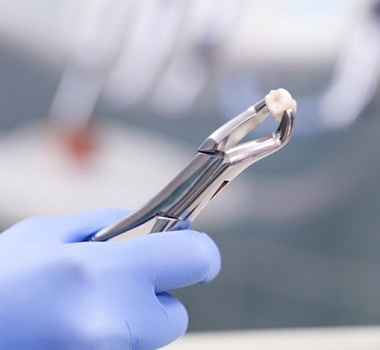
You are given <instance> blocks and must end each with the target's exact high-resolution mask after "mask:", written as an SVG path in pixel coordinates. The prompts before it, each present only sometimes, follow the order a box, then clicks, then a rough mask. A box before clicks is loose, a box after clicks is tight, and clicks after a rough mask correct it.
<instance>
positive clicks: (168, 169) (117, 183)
mask: <svg viewBox="0 0 380 350" xmlns="http://www.w3.org/2000/svg"><path fill="white" fill-rule="evenodd" d="M97 136H98V137H99V145H98V149H97V150H96V152H94V154H93V155H92V157H91V155H90V156H89V159H88V160H85V161H83V160H80V161H79V162H77V161H76V160H75V159H71V158H70V155H69V154H67V153H66V152H65V150H64V149H63V147H61V146H62V144H60V143H59V142H57V141H56V140H54V139H52V138H53V137H54V134H51V133H48V132H47V129H46V128H45V127H44V126H43V125H41V124H37V125H35V126H34V127H29V128H23V129H21V130H16V131H15V132H13V133H11V134H6V135H3V136H2V137H1V138H0V164H1V172H0V193H1V198H2V200H1V201H0V213H1V215H2V218H3V220H6V221H7V223H8V224H11V223H13V222H15V221H17V220H20V219H23V218H25V217H29V216H38V215H57V214H65V213H73V212H80V211H88V210H94V209H98V208H104V207H126V208H131V209H138V207H140V206H141V205H142V204H144V203H145V202H146V201H147V200H149V199H150V197H151V196H153V195H155V194H156V193H157V192H158V191H159V190H161V189H162V188H163V187H164V186H165V185H166V184H167V183H168V182H169V181H170V180H171V179H172V178H173V177H174V176H175V175H176V174H177V173H178V172H179V171H180V170H182V168H183V167H184V166H185V165H186V164H187V163H188V162H189V161H190V160H191V158H192V157H193V155H194V154H195V151H196V147H194V150H193V151H192V150H188V149H185V148H184V147H183V146H181V145H180V144H178V143H173V141H172V140H169V139H167V138H165V137H160V136H158V135H155V134H153V133H149V132H147V131H141V130H139V129H134V128H127V127H118V126H117V125H110V124H102V125H101V128H99V132H98V135H97ZM244 186H246V184H244V181H243V180H242V179H241V181H240V184H239V185H238V186H233V187H232V188H229V189H227V190H226V191H228V196H229V197H228V198H229V200H230V201H232V202H234V205H233V208H231V205H229V204H228V203H225V202H224V201H223V200H219V198H216V199H214V200H213V202H212V203H211V205H210V206H209V208H207V215H205V218H206V219H207V216H211V217H214V216H216V215H217V216H218V224H221V225H222V224H223V222H226V221H227V220H228V221H230V220H231V219H233V218H234V219H238V217H239V213H241V212H242V210H241V209H242V206H246V205H248V203H246V202H245V201H243V200H241V198H242V197H243V195H242V194H243V193H244V188H245V187H244ZM226 191H225V192H226ZM221 196H222V194H221V195H220V196H218V197H221ZM214 203H215V204H214Z"/></svg>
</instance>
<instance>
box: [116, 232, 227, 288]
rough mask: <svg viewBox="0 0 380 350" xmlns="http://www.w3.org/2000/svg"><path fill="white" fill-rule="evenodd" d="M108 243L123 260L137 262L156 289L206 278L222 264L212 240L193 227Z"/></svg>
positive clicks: (213, 273) (198, 281)
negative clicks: (191, 228)
mask: <svg viewBox="0 0 380 350" xmlns="http://www.w3.org/2000/svg"><path fill="white" fill-rule="evenodd" d="M110 243H112V245H113V247H114V248H112V249H113V251H115V250H117V252H115V254H116V255H118V256H120V259H124V260H125V263H127V264H130V261H131V259H133V261H134V263H135V266H136V262H138V263H139V264H137V266H138V267H136V268H137V269H138V268H140V269H141V274H140V275H141V276H146V278H149V279H151V280H153V281H154V284H155V292H156V293H160V292H164V291H168V290H172V289H178V288H182V287H186V286H189V285H192V284H196V283H202V282H209V281H211V280H212V279H214V278H215V276H216V275H217V274H218V273H219V271H220V267H221V259H220V253H219V249H218V248H217V246H216V245H215V243H214V242H213V240H212V239H211V238H210V237H209V236H208V235H206V234H204V233H199V232H196V231H191V230H184V231H173V232H162V233H154V234H150V235H146V236H141V237H136V238H133V239H131V240H125V241H120V242H110ZM124 247H125V248H124ZM123 257H124V258H123ZM114 258H115V259H116V257H115V256H114Z"/></svg>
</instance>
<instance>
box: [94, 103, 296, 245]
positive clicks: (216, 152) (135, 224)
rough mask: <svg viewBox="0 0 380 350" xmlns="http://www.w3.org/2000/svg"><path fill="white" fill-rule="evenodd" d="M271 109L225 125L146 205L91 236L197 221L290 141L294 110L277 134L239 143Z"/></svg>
mask: <svg viewBox="0 0 380 350" xmlns="http://www.w3.org/2000/svg"><path fill="white" fill-rule="evenodd" d="M269 114H270V113H269V110H268V108H267V106H266V104H265V102H264V101H260V102H258V103H257V104H256V105H254V106H252V107H250V108H248V109H247V110H246V111H244V112H243V113H241V114H239V115H238V116H237V117H235V118H234V119H232V120H230V121H229V122H227V123H226V124H224V125H222V126H221V127H220V128H219V129H217V130H216V131H215V132H213V133H212V134H211V135H210V136H209V137H208V138H207V139H206V140H205V141H204V142H203V143H202V145H201V146H200V147H199V149H198V151H197V154H196V155H195V157H194V158H193V159H192V160H191V161H190V163H189V164H188V165H187V166H186V167H185V168H184V169H183V170H182V171H181V172H180V173H179V174H178V175H177V176H176V177H175V178H174V179H173V180H172V181H171V182H170V183H169V184H168V185H167V186H166V187H165V188H164V189H163V190H162V191H161V192H159V193H158V194H157V195H156V196H155V197H153V198H152V199H151V200H150V201H149V202H148V203H146V204H145V205H144V206H143V207H142V208H141V209H140V210H138V211H136V212H134V213H132V214H130V215H128V216H126V217H125V218H122V219H121V220H119V221H118V222H116V223H114V224H112V225H110V226H109V227H106V228H104V229H103V230H101V231H99V232H97V233H96V234H94V235H93V236H92V237H90V239H89V240H91V241H105V240H110V239H112V240H113V239H125V238H130V237H132V236H136V235H140V234H146V233H150V232H162V231H168V230H170V229H173V228H174V227H175V225H176V224H178V223H179V222H181V221H187V220H188V221H192V220H194V219H195V218H196V217H197V215H198V214H199V213H200V212H201V211H202V209H203V208H204V207H205V206H206V205H207V204H208V203H209V202H210V201H211V200H212V199H213V198H214V197H215V195H216V194H217V193H218V192H220V191H221V190H222V189H223V188H224V187H225V186H226V185H227V184H228V183H229V182H230V181H231V180H232V179H234V178H235V177H236V176H237V175H239V174H240V173H241V172H242V171H243V170H244V169H246V168H247V167H248V166H250V165H251V164H253V163H255V162H257V161H258V160H260V159H262V158H264V157H267V156H268V155H270V154H272V153H274V152H276V151H277V150H279V149H280V148H282V147H283V146H284V145H285V144H286V143H287V142H288V141H289V139H290V137H291V133H292V130H293V125H294V117H295V113H294V111H293V110H291V109H288V110H286V111H285V112H284V114H283V117H282V120H281V122H280V124H279V126H278V128H277V130H276V131H275V132H274V133H273V134H271V135H268V136H265V137H262V138H259V139H256V140H252V141H248V142H245V143H243V144H240V145H238V142H239V141H240V140H241V139H242V138H243V137H245V136H246V135H247V134H248V133H249V132H251V131H252V130H253V129H255V128H256V127H257V126H258V125H259V124H261V123H262V122H263V121H264V120H265V119H266V118H267V117H268V115H269ZM141 226H143V227H141Z"/></svg>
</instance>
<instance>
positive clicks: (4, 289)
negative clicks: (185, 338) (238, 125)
mask: <svg viewBox="0 0 380 350" xmlns="http://www.w3.org/2000/svg"><path fill="white" fill-rule="evenodd" d="M125 214H126V212H125V211H123V210H114V209H113V210H103V211H98V212H93V213H86V214H80V215H70V216H61V217H41V218H34V219H27V220H25V221H22V222H20V223H18V224H16V225H15V226H13V227H11V228H10V229H8V230H6V231H5V232H3V233H2V234H0V348H1V349H3V350H5V349H12V350H13V349H18V350H22V349H28V350H31V349H32V350H33V349H38V350H43V349H49V350H50V349H70V350H72V349H81V350H86V349H91V350H92V349H107V350H108V349H112V350H117V349H157V348H158V347H161V346H164V345H165V344H168V343H169V342H171V341H173V340H174V339H176V338H177V337H179V336H180V335H182V334H183V333H184V332H185V330H186V327H187V322H188V318H187V313H186V310H185V308H184V307H183V305H182V304H181V303H180V302H179V301H177V300H176V299H175V298H173V297H172V296H170V295H169V294H167V293H166V292H165V291H167V290H171V289H176V288H181V287H185V286H188V285H191V284H194V283H200V282H201V283H202V282H208V281H210V280H212V279H213V278H214V277H215V276H216V274H217V273H218V272H219V269H220V255H219V251H218V249H217V247H216V246H215V244H214V243H213V241H212V240H211V239H210V238H209V237H208V236H207V235H205V234H201V233H198V232H195V231H190V230H183V231H173V232H165V233H157V234H151V235H146V236H140V237H136V238H132V239H129V240H124V241H114V242H111V241H110V242H83V240H84V239H86V238H87V237H88V236H89V235H91V234H93V233H95V232H96V231H98V230H100V229H101V228H103V227H105V226H106V225H108V224H110V223H111V222H113V221H115V220H117V219H119V218H120V217H122V216H124V215H125Z"/></svg>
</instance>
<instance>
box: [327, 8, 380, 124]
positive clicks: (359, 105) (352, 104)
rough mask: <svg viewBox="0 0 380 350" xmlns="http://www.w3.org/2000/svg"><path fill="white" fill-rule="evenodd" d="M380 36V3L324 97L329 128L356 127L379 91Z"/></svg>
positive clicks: (343, 57) (342, 60)
mask: <svg viewBox="0 0 380 350" xmlns="http://www.w3.org/2000/svg"><path fill="white" fill-rule="evenodd" d="M379 36H380V1H374V3H373V4H372V7H371V9H370V11H369V13H368V14H367V16H366V18H365V20H364V21H363V23H362V24H361V26H359V28H358V29H357V30H356V32H355V33H354V35H353V37H352V39H351V42H350V44H349V46H348V48H347V50H344V52H343V54H342V55H341V57H340V60H339V61H338V64H337V67H336V70H335V74H334V77H333V81H332V83H331V84H330V86H329V87H328V89H327V91H326V92H325V94H324V96H323V97H322V100H321V104H320V113H321V118H322V122H323V123H324V124H325V125H326V126H327V127H328V128H333V129H336V128H342V127H345V126H348V125H350V124H351V123H353V122H354V121H355V120H356V119H357V118H358V117H359V116H360V115H361V113H362V112H363V110H364V108H365V107H366V106H367V105H368V103H369V102H370V101H371V100H372V99H373V97H374V95H375V93H376V92H377V91H378V87H379V77H380V45H379ZM337 101H339V103H336V102H337Z"/></svg>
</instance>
